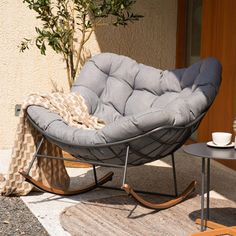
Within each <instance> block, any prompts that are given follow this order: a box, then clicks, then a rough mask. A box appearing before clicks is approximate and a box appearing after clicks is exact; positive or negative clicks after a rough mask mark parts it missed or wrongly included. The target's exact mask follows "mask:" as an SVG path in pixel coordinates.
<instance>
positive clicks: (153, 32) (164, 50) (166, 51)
mask: <svg viewBox="0 0 236 236" xmlns="http://www.w3.org/2000/svg"><path fill="white" fill-rule="evenodd" d="M134 11H135V12H136V13H139V14H141V15H143V16H144V18H141V19H140V20H139V21H137V22H134V24H132V23H129V25H128V26H126V27H125V28H124V27H122V26H119V27H114V26H104V27H98V28H97V29H96V31H95V35H96V38H97V42H98V44H99V47H100V50H101V52H113V53H116V54H122V55H125V56H129V57H131V58H133V59H135V60H137V61H138V62H140V63H143V64H147V65H150V66H153V67H157V68H161V69H166V68H173V67H174V66H175V46H176V45H175V44H176V24H177V20H176V19H177V3H176V0H165V1H162V0H155V1H153V0H138V1H137V2H136V5H135V9H134Z"/></svg>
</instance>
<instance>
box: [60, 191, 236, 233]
mask: <svg viewBox="0 0 236 236" xmlns="http://www.w3.org/2000/svg"><path fill="white" fill-rule="evenodd" d="M148 199H149V200H150V199H151V200H154V196H151V197H148ZM165 199H166V198H165ZM160 200H161V198H160ZM162 200H163V199H162ZM199 216H200V197H199V196H194V197H193V198H190V199H188V200H186V201H185V202H183V203H181V204H179V205H177V206H175V207H172V208H169V209H166V210H162V211H154V210H151V209H147V208H144V207H142V206H140V205H137V204H136V202H135V201H134V200H133V199H131V198H129V197H127V196H121V195H120V196H114V197H109V198H103V199H99V200H93V201H86V202H81V203H79V204H77V205H74V206H71V207H68V208H66V209H65V210H64V211H63V212H62V213H61V216H60V220H61V224H62V227H63V228H64V229H65V230H66V231H68V232H69V233H70V234H71V235H73V236H78V235H103V236H112V235H116V236H117V235H118V236H119V235H120V236H121V235H122V236H124V235H130V236H131V235H132V236H133V235H140V236H141V235H142V236H143V235H150V236H152V235H153V236H154V235H155V236H156V235H158V236H161V235H165V236H168V235H171V236H174V235H178V236H184V235H190V234H191V233H193V232H197V231H198V230H199V226H197V225H195V223H194V220H195V219H196V218H198V217H199ZM211 219H212V220H214V221H216V222H218V223H221V224H225V225H228V226H232V225H236V204H235V203H234V202H233V201H229V200H219V199H211Z"/></svg>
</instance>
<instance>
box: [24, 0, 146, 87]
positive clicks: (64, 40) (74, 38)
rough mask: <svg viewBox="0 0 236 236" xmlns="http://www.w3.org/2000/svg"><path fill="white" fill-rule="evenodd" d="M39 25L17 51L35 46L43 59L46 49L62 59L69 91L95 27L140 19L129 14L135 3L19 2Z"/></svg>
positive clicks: (103, 0) (114, 0) (131, 0)
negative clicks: (23, 4)
mask: <svg viewBox="0 0 236 236" xmlns="http://www.w3.org/2000/svg"><path fill="white" fill-rule="evenodd" d="M23 2H24V3H26V4H27V6H28V8H29V9H30V10H33V11H35V12H36V17H37V19H39V20H40V21H41V26H40V27H35V30H36V37H35V38H33V39H32V38H31V39H29V38H24V39H23V40H22V42H21V44H20V51H21V52H24V51H25V49H29V46H30V45H34V44H35V45H36V46H37V48H38V49H39V50H40V52H41V54H43V55H46V49H47V47H48V46H50V47H51V48H52V49H53V50H54V51H55V52H56V53H59V54H61V55H62V57H63V59H64V61H65V63H66V69H67V78H68V83H69V86H70V87H71V86H72V84H73V81H74V79H75V77H76V75H77V73H78V71H79V69H80V67H81V66H82V65H83V63H84V57H83V52H84V50H85V44H86V43H87V42H88V40H89V39H90V37H91V35H92V33H93V32H94V31H95V29H96V28H97V27H101V26H108V25H113V26H120V25H121V26H126V25H127V24H128V23H129V22H134V21H137V20H139V19H140V18H141V17H142V16H141V15H139V14H136V13H134V12H133V11H132V6H133V5H134V4H135V3H136V0H23Z"/></svg>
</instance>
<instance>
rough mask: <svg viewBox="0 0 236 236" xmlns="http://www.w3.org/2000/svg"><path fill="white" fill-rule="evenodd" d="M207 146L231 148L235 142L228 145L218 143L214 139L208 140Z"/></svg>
mask: <svg viewBox="0 0 236 236" xmlns="http://www.w3.org/2000/svg"><path fill="white" fill-rule="evenodd" d="M207 146H209V147H215V148H231V147H234V142H232V143H230V144H227V145H216V144H214V143H213V141H210V142H207Z"/></svg>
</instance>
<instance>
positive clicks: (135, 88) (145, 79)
mask: <svg viewBox="0 0 236 236" xmlns="http://www.w3.org/2000/svg"><path fill="white" fill-rule="evenodd" d="M220 82H221V65H220V63H219V62H218V61H217V60H216V59H214V58H207V59H205V60H202V61H199V62H198V63H195V64H193V65H192V66H190V67H189V68H184V69H176V70H165V71H163V70H159V69H155V68H153V67H150V66H146V65H143V64H138V63H137V62H136V61H134V60H132V59H130V58H128V57H125V56H120V55H115V54H111V53H102V54H99V55H96V56H94V57H93V58H92V59H90V60H89V61H88V62H87V63H86V64H85V65H84V67H83V68H82V70H81V73H80V75H79V77H78V79H77V80H76V82H75V84H74V85H73V88H72V91H76V92H77V91H78V92H79V93H80V94H81V95H82V96H83V97H84V99H85V101H86V104H87V106H88V110H89V112H90V113H91V114H93V115H95V116H97V117H99V118H101V119H103V120H104V121H105V123H106V125H105V127H104V128H102V129H101V130H84V129H77V128H75V127H70V126H68V125H67V124H66V123H65V122H64V121H63V119H62V118H61V117H60V116H59V115H57V114H55V113H52V112H50V111H49V110H47V109H45V108H42V107H38V106H30V107H29V108H28V110H27V113H28V118H29V120H30V121H31V123H32V125H33V126H34V127H35V128H36V129H38V130H39V131H40V132H41V134H42V137H43V138H42V141H41V143H40V145H39V147H38V150H39V149H40V146H41V145H42V143H43V141H44V139H47V140H48V141H50V142H52V143H54V144H56V145H57V146H59V147H60V148H61V149H62V150H64V151H66V152H68V153H70V154H72V155H73V156H74V157H78V158H79V159H78V161H79V162H85V163H90V164H92V165H93V171H94V184H92V185H90V186H88V187H87V188H85V189H78V190H77V191H68V192H64V191H62V190H60V189H52V188H50V189H49V188H47V187H46V186H43V185H42V184H40V183H38V182H37V181H36V180H34V179H33V178H32V177H31V176H30V175H29V171H28V172H27V173H26V172H22V174H23V175H24V177H25V178H26V180H27V181H28V182H30V183H32V184H34V185H35V186H36V187H38V188H40V189H41V190H43V191H47V192H52V193H56V194H60V195H72V194H78V193H84V192H87V191H90V190H92V189H94V188H96V187H106V186H102V185H103V184H105V183H106V182H107V181H109V180H111V179H112V175H113V173H112V172H109V173H108V174H107V175H105V176H104V177H103V178H102V179H99V180H98V178H97V175H96V168H95V167H96V166H107V167H118V168H123V169H124V174H123V180H122V184H121V189H123V190H125V191H126V192H127V193H128V194H129V195H131V196H132V197H133V198H134V199H136V200H137V201H138V202H139V203H141V204H142V205H144V206H146V207H149V208H154V209H163V208H168V207H171V206H173V205H175V204H177V203H179V202H181V201H182V200H183V199H185V198H186V197H187V196H188V195H189V194H190V193H191V192H192V191H193V190H194V188H195V184H196V182H195V181H193V182H192V183H191V184H190V185H189V186H188V187H187V188H186V189H185V190H184V191H183V193H182V194H180V195H178V193H177V183H176V173H175V162H174V152H175V151H176V150H177V149H178V148H180V147H181V146H182V145H183V144H184V143H185V141H186V140H187V139H188V138H189V137H190V136H191V134H192V133H193V132H194V131H195V130H196V129H197V128H198V126H199V124H200V122H201V120H202V118H203V117H204V115H205V113H206V112H207V110H208V109H209V107H210V106H211V104H212V102H213V100H214V98H215V96H216V94H217V92H218V89H219V86H220ZM167 155H171V157H172V164H173V177H174V189H175V194H172V195H171V196H172V197H174V199H172V200H169V201H167V202H164V203H160V204H156V203H153V202H149V201H146V200H144V198H142V197H141V196H140V195H138V193H137V191H135V190H134V189H132V187H131V186H130V185H129V184H127V182H126V173H127V171H128V170H127V167H128V166H137V165H143V164H145V163H148V162H152V161H155V160H158V159H161V158H164V157H166V156H167ZM40 157H41V155H40V154H39V152H37V153H36V154H35V158H40ZM44 157H47V158H57V159H65V158H61V157H52V156H44ZM157 171H158V168H157ZM107 188H108V187H107ZM113 189H115V188H113ZM141 192H142V191H141ZM164 195H167V196H168V194H164Z"/></svg>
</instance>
